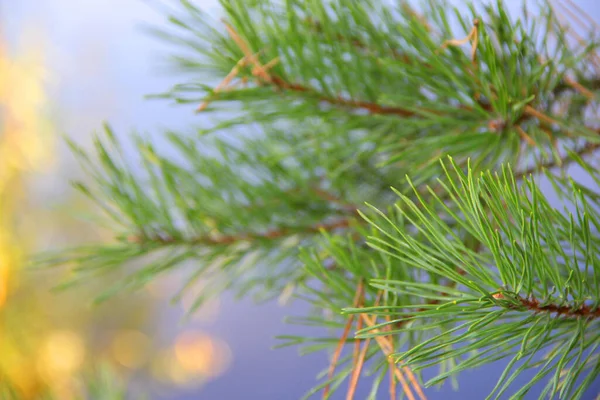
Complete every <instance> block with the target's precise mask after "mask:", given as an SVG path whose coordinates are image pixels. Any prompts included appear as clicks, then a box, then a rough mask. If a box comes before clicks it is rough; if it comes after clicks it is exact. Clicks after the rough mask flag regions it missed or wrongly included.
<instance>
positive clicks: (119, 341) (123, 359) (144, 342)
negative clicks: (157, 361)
mask: <svg viewBox="0 0 600 400" xmlns="http://www.w3.org/2000/svg"><path fill="white" fill-rule="evenodd" d="M151 345H152V344H151V341H150V339H149V338H148V336H146V335H145V334H144V333H142V332H140V331H136V330H124V331H119V332H117V334H116V335H115V336H114V338H113V340H112V343H111V346H110V351H111V354H112V356H113V358H114V359H115V360H116V361H117V362H118V363H119V364H121V365H122V366H124V367H127V368H132V369H133V368H139V367H141V366H142V365H144V364H145V363H146V362H147V361H148V357H149V351H150V348H151Z"/></svg>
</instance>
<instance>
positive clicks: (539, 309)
mask: <svg viewBox="0 0 600 400" xmlns="http://www.w3.org/2000/svg"><path fill="white" fill-rule="evenodd" d="M517 299H518V301H519V302H520V303H521V305H523V307H525V308H527V309H528V310H531V311H533V312H534V313H536V314H537V313H550V314H557V316H561V315H562V316H565V317H567V318H579V317H585V318H600V308H596V309H592V308H591V307H590V306H588V305H586V304H582V305H580V306H579V307H574V306H569V305H562V306H561V305H558V304H546V305H540V301H539V300H538V299H536V298H533V297H530V298H524V297H518V298H517Z"/></svg>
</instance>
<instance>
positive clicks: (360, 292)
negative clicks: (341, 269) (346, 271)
mask: <svg viewBox="0 0 600 400" xmlns="http://www.w3.org/2000/svg"><path fill="white" fill-rule="evenodd" d="M363 296H364V285H363V281H362V279H361V280H360V281H359V282H358V287H357V288H356V294H355V295H354V300H353V301H352V306H353V307H358V304H359V302H360V299H361V298H362V297H363ZM353 321H354V315H350V316H349V317H348V320H347V321H346V325H345V326H344V331H343V332H342V336H341V337H340V341H339V342H338V344H337V347H336V348H335V351H334V353H333V356H332V358H331V363H330V364H329V371H328V372H327V380H328V381H331V378H333V373H334V372H335V367H336V365H337V362H338V360H339V359H340V355H341V354H342V349H343V348H344V344H346V339H347V338H348V334H349V333H350V328H351V327H352V322H353ZM330 387H331V383H330V382H328V383H327V385H326V386H325V389H323V398H324V399H325V398H327V396H328V395H329V390H330Z"/></svg>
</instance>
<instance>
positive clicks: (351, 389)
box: [346, 339, 371, 400]
mask: <svg viewBox="0 0 600 400" xmlns="http://www.w3.org/2000/svg"><path fill="white" fill-rule="evenodd" d="M357 343H359V344H360V341H357ZM369 344H371V339H366V340H365V341H364V344H363V348H362V350H361V351H360V354H359V355H358V360H357V361H356V365H355V366H354V368H353V369H352V376H351V377H350V383H349V385H348V392H347V393H346V400H352V399H354V393H356V387H357V386H358V378H359V377H360V373H361V371H362V367H363V365H364V363H365V356H366V355H367V350H369Z"/></svg>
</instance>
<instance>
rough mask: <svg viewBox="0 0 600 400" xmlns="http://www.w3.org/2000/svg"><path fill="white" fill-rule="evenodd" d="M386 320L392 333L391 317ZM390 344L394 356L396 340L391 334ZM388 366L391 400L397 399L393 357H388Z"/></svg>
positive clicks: (387, 316)
mask: <svg viewBox="0 0 600 400" xmlns="http://www.w3.org/2000/svg"><path fill="white" fill-rule="evenodd" d="M385 320H386V322H387V323H388V326H387V330H388V331H391V330H392V326H391V325H389V323H390V321H391V317H390V316H389V314H388V315H386V316H385ZM390 344H391V348H390V351H391V354H394V353H395V352H396V351H395V349H394V340H393V339H392V338H391V334H390ZM388 364H389V370H390V400H393V399H397V398H398V397H397V394H396V376H395V375H394V369H395V367H396V365H395V364H394V360H393V359H392V357H388Z"/></svg>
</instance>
